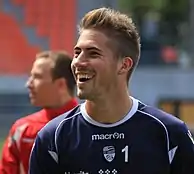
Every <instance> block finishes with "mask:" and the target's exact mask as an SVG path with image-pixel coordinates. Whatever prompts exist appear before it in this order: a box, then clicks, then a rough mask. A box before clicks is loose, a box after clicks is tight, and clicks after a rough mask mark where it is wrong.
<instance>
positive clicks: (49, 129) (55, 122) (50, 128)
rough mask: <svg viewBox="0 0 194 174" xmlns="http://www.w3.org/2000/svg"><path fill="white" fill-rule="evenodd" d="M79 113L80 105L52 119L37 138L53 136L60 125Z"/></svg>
mask: <svg viewBox="0 0 194 174" xmlns="http://www.w3.org/2000/svg"><path fill="white" fill-rule="evenodd" d="M79 113H80V105H78V106H76V107H74V108H73V109H71V110H69V111H67V112H65V113H64V114H62V115H60V116H58V117H56V118H54V119H52V120H51V121H49V122H48V123H47V124H46V125H45V126H44V127H43V128H42V129H41V130H40V131H39V133H38V136H39V137H42V136H45V135H47V134H48V135H51V134H54V133H55V131H56V129H57V127H59V126H60V124H61V123H64V122H65V121H69V120H72V119H73V118H74V117H76V116H77V115H79Z"/></svg>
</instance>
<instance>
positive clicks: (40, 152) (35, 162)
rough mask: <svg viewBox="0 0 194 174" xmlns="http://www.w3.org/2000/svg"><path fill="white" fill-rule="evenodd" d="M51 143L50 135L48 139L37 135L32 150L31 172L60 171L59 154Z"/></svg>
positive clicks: (35, 173) (41, 173) (36, 173)
mask: <svg viewBox="0 0 194 174" xmlns="http://www.w3.org/2000/svg"><path fill="white" fill-rule="evenodd" d="M51 144H52V143H51ZM51 144H50V142H49V137H48V139H46V138H42V137H41V136H40V135H37V137H36V141H35V143H34V145H33V148H32V151H31V156H30V165H29V174H53V173H60V172H59V167H58V155H57V152H56V150H55V149H54V148H53V147H52V146H51Z"/></svg>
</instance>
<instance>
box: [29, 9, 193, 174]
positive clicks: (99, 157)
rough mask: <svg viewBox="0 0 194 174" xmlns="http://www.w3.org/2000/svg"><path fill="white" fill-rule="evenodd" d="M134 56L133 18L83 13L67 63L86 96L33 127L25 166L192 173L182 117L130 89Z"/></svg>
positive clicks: (69, 172)
mask: <svg viewBox="0 0 194 174" xmlns="http://www.w3.org/2000/svg"><path fill="white" fill-rule="evenodd" d="M139 57H140V40H139V36H138V33H137V31H136V28H135V26H134V24H133V23H132V20H131V18H129V17H128V16H126V15H124V14H121V13H120V12H118V11H115V10H112V9H109V8H100V9H95V10H92V11H90V12H88V13H87V14H86V15H85V16H84V17H83V19H82V21H81V23H80V36H79V38H78V41H77V44H76V45H75V48H74V58H73V61H72V71H73V74H74V77H75V80H76V84H77V95H78V97H79V98H80V99H86V101H85V102H84V103H83V104H81V105H79V106H77V107H76V108H75V109H73V110H72V111H70V112H68V113H66V114H64V115H62V116H60V117H58V118H56V119H55V120H53V121H51V122H50V123H49V124H47V126H46V127H45V128H44V129H43V130H42V131H41V132H40V133H39V134H38V136H37V139H36V142H35V145H34V148H33V150H32V155H31V161H30V174H53V173H55V174H76V173H77V174H78V173H79V174H129V173H130V174H193V173H194V165H193V162H194V144H193V142H192V139H191V134H190V132H189V131H188V129H187V127H186V126H185V124H184V123H183V122H182V121H181V120H179V119H177V118H175V117H174V116H171V115H169V114H167V113H165V112H162V111H161V110H158V109H156V108H153V107H150V106H147V105H145V104H143V103H142V102H140V101H139V100H137V99H135V98H133V97H131V96H130V95H129V92H128V81H129V79H130V77H131V76H132V72H133V71H134V70H135V67H136V66H137V63H138V61H139ZM145 92H146V91H145Z"/></svg>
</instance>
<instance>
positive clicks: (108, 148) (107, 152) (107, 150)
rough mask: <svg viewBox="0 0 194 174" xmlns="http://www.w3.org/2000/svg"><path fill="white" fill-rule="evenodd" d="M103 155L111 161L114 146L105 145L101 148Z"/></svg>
mask: <svg viewBox="0 0 194 174" xmlns="http://www.w3.org/2000/svg"><path fill="white" fill-rule="evenodd" d="M103 155H104V158H105V159H106V160H107V161H108V162H111V161H112V160H113V159H114V158H115V148H114V146H105V147H104V148H103Z"/></svg>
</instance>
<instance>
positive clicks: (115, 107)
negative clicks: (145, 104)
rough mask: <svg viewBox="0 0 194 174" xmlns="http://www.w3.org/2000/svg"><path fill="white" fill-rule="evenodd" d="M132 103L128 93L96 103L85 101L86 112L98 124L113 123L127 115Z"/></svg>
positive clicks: (105, 98)
mask: <svg viewBox="0 0 194 174" xmlns="http://www.w3.org/2000/svg"><path fill="white" fill-rule="evenodd" d="M132 105H133V101H132V99H131V98H130V97H129V94H128V92H126V93H124V94H121V95H112V96H111V97H108V96H106V97H104V98H102V99H99V100H98V101H95V102H94V101H89V100H87V101H86V105H85V106H86V111H87V113H88V115H89V116H90V117H92V119H94V120H95V121H97V122H100V123H107V124H108V123H115V122H118V121H119V120H121V119H122V118H123V117H125V116H126V115H127V113H128V112H129V111H130V109H131V108H132Z"/></svg>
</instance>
